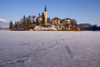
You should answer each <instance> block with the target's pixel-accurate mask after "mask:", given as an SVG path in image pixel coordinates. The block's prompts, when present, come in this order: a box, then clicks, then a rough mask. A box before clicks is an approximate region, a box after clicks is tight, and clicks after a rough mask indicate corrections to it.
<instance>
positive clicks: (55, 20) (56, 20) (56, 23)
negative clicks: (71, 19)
mask: <svg viewBox="0 0 100 67" xmlns="http://www.w3.org/2000/svg"><path fill="white" fill-rule="evenodd" d="M52 24H53V25H60V24H61V23H60V19H59V18H58V17H54V18H53V19H52Z"/></svg>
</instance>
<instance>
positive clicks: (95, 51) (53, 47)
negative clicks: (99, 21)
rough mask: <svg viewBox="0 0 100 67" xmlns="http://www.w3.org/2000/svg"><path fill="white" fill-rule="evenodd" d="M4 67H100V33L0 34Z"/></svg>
mask: <svg viewBox="0 0 100 67" xmlns="http://www.w3.org/2000/svg"><path fill="white" fill-rule="evenodd" d="M0 67H100V32H93V31H77V32H70V31H0Z"/></svg>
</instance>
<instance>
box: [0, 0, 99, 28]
mask: <svg viewBox="0 0 100 67" xmlns="http://www.w3.org/2000/svg"><path fill="white" fill-rule="evenodd" d="M45 5H46V6H47V12H48V14H47V16H48V17H50V19H52V18H54V17H59V18H60V19H64V18H71V19H76V20H77V23H78V24H80V23H90V24H97V25H99V26H100V0H0V19H4V20H6V21H8V22H10V21H11V20H12V21H13V22H15V21H19V20H20V19H21V18H23V16H24V15H25V16H26V17H28V16H29V15H31V16H32V15H36V16H38V14H39V13H40V14H41V13H42V12H43V11H44V7H45Z"/></svg>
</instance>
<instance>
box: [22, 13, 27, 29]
mask: <svg viewBox="0 0 100 67" xmlns="http://www.w3.org/2000/svg"><path fill="white" fill-rule="evenodd" d="M22 27H23V29H24V30H25V29H26V17H25V15H24V17H23V22H22Z"/></svg>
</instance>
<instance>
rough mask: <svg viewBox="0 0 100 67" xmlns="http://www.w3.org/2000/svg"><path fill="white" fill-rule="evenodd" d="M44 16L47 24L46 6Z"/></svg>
mask: <svg viewBox="0 0 100 67" xmlns="http://www.w3.org/2000/svg"><path fill="white" fill-rule="evenodd" d="M44 18H45V21H44V22H45V25H47V8H46V6H45V9H44Z"/></svg>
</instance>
